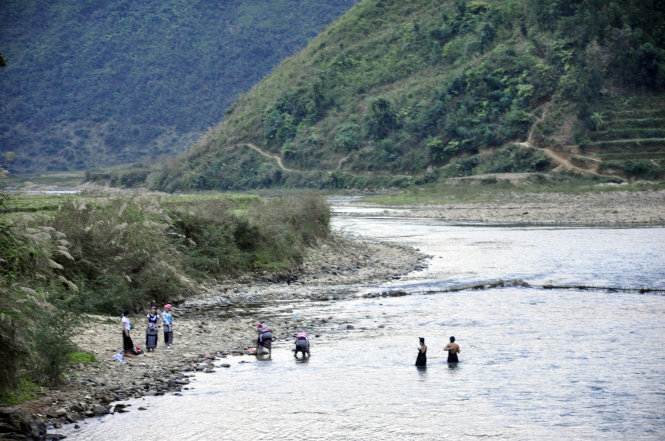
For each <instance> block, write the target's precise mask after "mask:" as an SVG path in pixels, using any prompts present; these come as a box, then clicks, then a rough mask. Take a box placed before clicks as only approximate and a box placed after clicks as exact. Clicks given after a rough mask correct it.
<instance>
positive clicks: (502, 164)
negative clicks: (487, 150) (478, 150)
mask: <svg viewBox="0 0 665 441" xmlns="http://www.w3.org/2000/svg"><path fill="white" fill-rule="evenodd" d="M551 168H552V166H551V162H550V160H549V159H548V158H547V157H546V156H545V155H544V154H543V153H542V152H540V151H537V150H534V149H531V148H525V147H520V146H517V145H511V146H508V147H506V148H504V149H501V150H499V151H497V152H495V153H492V154H488V155H473V156H468V157H466V158H461V159H457V160H455V161H453V162H451V164H449V165H448V166H446V167H444V168H443V169H442V170H441V172H442V176H443V177H458V176H471V175H477V174H484V173H517V172H532V173H536V172H545V171H548V170H550V169H551Z"/></svg>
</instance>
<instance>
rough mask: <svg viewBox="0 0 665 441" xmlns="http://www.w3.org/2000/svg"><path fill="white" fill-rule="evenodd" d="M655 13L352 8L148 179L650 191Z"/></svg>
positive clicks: (455, 6)
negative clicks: (550, 184)
mask: <svg viewBox="0 0 665 441" xmlns="http://www.w3.org/2000/svg"><path fill="white" fill-rule="evenodd" d="M664 48H665V3H664V2H662V1H657V0H626V1H614V0H552V1H547V2H532V1H528V0H485V1H483V0H469V1H464V0H410V1H402V0H363V1H361V2H360V3H358V4H356V5H355V6H354V7H353V8H352V9H351V10H349V11H348V12H347V13H346V14H345V15H344V16H343V17H342V18H341V19H339V20H337V21H335V22H334V23H333V24H332V25H331V26H330V27H328V28H327V29H326V30H325V31H324V32H322V33H321V34H320V35H319V36H317V38H315V39H314V40H312V41H311V42H310V43H309V44H308V46H307V47H306V48H305V49H304V50H302V51H301V52H299V53H298V54H297V55H295V56H293V57H291V58H289V59H287V60H285V61H284V62H283V63H282V64H281V65H280V66H279V67H278V68H277V69H275V70H274V71H273V72H272V73H271V74H270V75H268V76H267V77H266V78H265V79H263V80H262V81H261V82H260V83H259V84H257V85H256V86H255V87H254V88H253V89H252V90H251V91H250V92H249V93H247V94H245V95H243V96H241V97H240V98H239V99H238V100H237V101H236V102H235V103H234V104H233V105H232V106H231V107H230V108H229V109H228V111H227V115H226V117H225V120H224V122H223V123H222V124H221V125H220V126H219V127H218V128H217V129H215V130H214V131H211V132H210V133H208V135H207V136H206V138H205V139H204V140H203V141H202V142H200V143H199V144H197V145H196V146H194V147H193V148H192V149H191V150H190V151H189V152H187V153H186V154H184V155H183V156H182V157H180V158H179V159H178V160H176V161H172V162H171V164H170V165H169V166H168V167H166V168H164V169H162V170H159V171H157V172H153V173H152V174H151V175H150V176H149V177H148V180H147V183H148V185H150V186H152V187H154V188H159V189H163V190H169V191H173V190H179V189H238V188H248V187H257V186H273V185H277V186H309V187H336V188H339V187H347V186H369V185H374V186H376V185H406V184H408V183H422V182H429V181H433V180H437V179H439V178H442V177H449V176H464V175H470V174H480V173H488V172H518V171H519V172H524V171H526V172H529V171H531V172H534V171H536V172H546V171H550V170H560V169H569V170H574V171H581V172H587V173H594V174H600V175H602V174H610V175H616V176H622V177H629V178H631V177H640V178H655V179H660V178H662V177H663V170H664V168H663V165H664V160H665V133H664V130H663V129H664V128H665V124H664V122H665V104H664V102H665V100H663V99H662V97H663V95H661V93H662V91H663V89H664V88H665V50H664Z"/></svg>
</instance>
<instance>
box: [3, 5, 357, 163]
mask: <svg viewBox="0 0 665 441" xmlns="http://www.w3.org/2000/svg"><path fill="white" fill-rule="evenodd" d="M356 1H357V0H254V1H251V2H247V1H242V0H224V1H200V0H196V1H190V0H159V1H157V0H148V1H140V2H136V1H129V0H114V1H101V0H56V1H49V2H44V1H37V0H2V1H1V2H0V23H1V25H0V52H2V55H3V58H4V59H6V61H7V65H6V67H5V68H4V69H3V71H2V75H0V96H2V112H0V154H1V157H0V165H1V166H3V167H5V168H7V169H9V170H10V171H11V172H13V173H35V172H45V171H48V172H51V171H65V170H85V169H88V168H94V167H108V166H110V165H114V164H123V163H128V162H133V161H137V160H139V159H141V158H147V160H150V159H151V158H154V157H158V156H162V155H169V154H173V153H175V152H181V151H184V150H186V149H187V148H188V147H189V146H191V145H192V143H193V142H195V141H196V140H197V139H198V138H199V137H200V136H201V135H203V134H204V133H205V131H206V130H207V129H208V128H209V127H211V126H214V125H217V124H218V123H219V122H220V121H221V120H222V119H223V115H224V109H226V108H227V107H228V106H229V105H230V104H231V103H232V102H233V101H234V100H235V98H236V97H237V96H238V95H239V94H240V93H242V92H246V91H247V90H249V89H250V88H251V87H252V86H253V85H254V84H255V83H256V82H257V81H259V80H260V79H261V78H262V77H263V76H264V75H265V74H267V73H268V72H270V70H272V69H273V68H274V67H275V66H277V65H278V64H279V63H280V62H281V61H282V60H283V59H284V58H286V57H288V56H289V55H291V54H293V53H296V52H297V51H298V50H300V49H302V48H303V47H304V46H305V45H306V43H307V41H308V39H310V38H313V37H315V36H316V35H317V34H318V33H319V32H320V31H321V29H322V28H323V27H325V26H327V25H328V24H329V23H330V22H332V21H333V19H335V18H336V17H339V16H340V15H342V14H343V13H344V12H345V11H347V10H348V9H349V8H350V7H351V6H352V5H353V4H354V3H355V2H356Z"/></svg>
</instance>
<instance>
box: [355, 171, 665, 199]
mask: <svg viewBox="0 0 665 441" xmlns="http://www.w3.org/2000/svg"><path fill="white" fill-rule="evenodd" d="M663 188H665V183H662V182H632V183H628V182H624V181H621V180H617V179H615V178H610V177H602V176H596V175H580V174H575V173H557V174H523V175H517V176H513V175H505V174H504V175H502V174H497V175H487V176H478V177H473V178H462V179H448V180H446V181H444V182H436V183H432V184H426V185H422V186H412V187H409V188H407V189H403V190H399V191H394V192H389V193H386V194H379V195H373V196H369V197H367V198H364V199H363V201H364V202H369V203H376V204H382V205H419V204H420V205H445V204H450V203H461V202H486V201H492V200H493V199H496V198H497V197H498V196H501V195H508V194H519V193H563V194H571V195H572V194H582V193H591V192H595V193H600V192H612V191H645V190H661V189H663Z"/></svg>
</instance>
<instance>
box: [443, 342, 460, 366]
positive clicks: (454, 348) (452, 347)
mask: <svg viewBox="0 0 665 441" xmlns="http://www.w3.org/2000/svg"><path fill="white" fill-rule="evenodd" d="M443 350H444V351H448V363H457V362H459V360H458V359H457V354H459V353H460V352H462V350H461V349H460V348H459V345H458V344H457V343H455V337H450V343H448V344H447V345H446V347H444V348H443Z"/></svg>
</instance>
